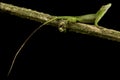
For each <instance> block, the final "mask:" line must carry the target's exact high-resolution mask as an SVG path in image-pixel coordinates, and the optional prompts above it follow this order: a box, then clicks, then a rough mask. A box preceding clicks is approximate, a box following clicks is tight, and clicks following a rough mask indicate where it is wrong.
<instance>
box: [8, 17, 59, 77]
mask: <svg viewBox="0 0 120 80" xmlns="http://www.w3.org/2000/svg"><path fill="white" fill-rule="evenodd" d="M55 19H57V17H55V18H53V19H51V20H49V21H47V22H45V23H43V24H42V25H40V26H39V27H38V28H36V29H35V30H34V31H33V32H32V33H31V34H30V35H29V36H28V37H27V38H26V40H25V41H24V42H23V44H22V45H21V46H20V48H19V49H18V51H17V52H16V54H15V56H14V58H13V60H12V63H11V66H10V69H9V71H8V73H7V76H9V75H10V73H11V71H12V68H13V65H14V63H15V61H16V57H17V56H18V54H19V53H20V51H21V50H22V49H23V47H24V46H25V44H26V43H27V42H28V40H29V39H30V38H31V37H32V36H33V35H34V34H35V33H36V32H37V31H38V30H39V29H40V28H41V27H42V26H44V25H46V24H48V23H49V22H51V21H53V20H55Z"/></svg>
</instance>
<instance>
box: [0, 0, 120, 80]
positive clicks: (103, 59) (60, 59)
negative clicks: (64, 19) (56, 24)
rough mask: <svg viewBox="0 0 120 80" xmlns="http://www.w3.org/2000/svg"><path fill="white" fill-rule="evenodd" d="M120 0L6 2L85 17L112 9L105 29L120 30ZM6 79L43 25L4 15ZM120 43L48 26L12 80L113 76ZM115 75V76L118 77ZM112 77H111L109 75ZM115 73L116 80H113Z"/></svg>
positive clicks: (0, 72)
mask: <svg viewBox="0 0 120 80" xmlns="http://www.w3.org/2000/svg"><path fill="white" fill-rule="evenodd" d="M117 1H119V0H2V2H5V3H10V4H13V5H16V6H21V7H26V8H31V9H33V10H37V11H41V12H45V13H48V14H51V15H57V16H59V15H60V16H62V15H67V16H79V15H83V14H88V13H95V12H96V11H97V10H98V9H99V8H100V7H101V6H102V5H104V4H107V3H110V2H111V3H112V7H111V8H110V9H109V11H108V12H107V14H106V15H105V16H104V17H103V18H102V20H101V21H100V22H99V25H102V26H105V27H107V28H111V29H115V30H118V31H120V25H119V23H120V22H119V19H120V16H119V13H120V12H119V7H120V5H119V2H117ZM0 20H1V21H0V59H1V60H0V80H2V79H4V80H6V74H7V72H8V69H9V67H10V65H11V61H12V59H13V56H14V54H15V53H16V51H17V50H18V48H19V47H20V45H21V44H22V43H23V41H24V40H25V39H26V38H27V36H28V35H29V34H30V33H31V32H32V31H33V30H34V29H35V28H37V27H38V26H40V25H41V23H38V22H35V21H32V20H28V19H22V18H19V17H16V16H14V15H10V14H8V13H3V12H0ZM119 49H120V43H118V42H115V41H110V40H106V39H101V38H97V37H93V36H88V35H83V34H76V33H73V32H67V33H60V32H59V31H58V30H57V29H56V28H53V27H51V26H45V27H43V28H42V30H40V31H38V32H37V33H36V34H35V35H34V36H33V37H32V38H31V39H30V40H29V41H28V43H27V44H26V45H25V47H24V48H23V50H22V51H21V53H20V54H19V56H18V57H17V60H16V62H15V65H14V68H13V70H12V73H11V75H10V76H9V78H8V79H9V80H28V79H32V80H40V79H43V78H44V79H74V80H75V79H76V78H79V79H81V78H83V77H84V78H89V79H93V78H95V77H97V78H98V79H99V78H102V77H106V78H108V77H109V78H112V76H113V75H116V76H117V74H115V73H116V71H118V69H119V66H118V65H119V53H120V50H119ZM113 73H114V74H113ZM108 75H109V76H108ZM110 75H112V76H110Z"/></svg>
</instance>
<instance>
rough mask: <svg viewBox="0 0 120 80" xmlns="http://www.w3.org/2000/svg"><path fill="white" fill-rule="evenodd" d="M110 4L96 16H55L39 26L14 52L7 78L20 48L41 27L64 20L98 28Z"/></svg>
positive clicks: (102, 8) (104, 6) (103, 7)
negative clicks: (91, 24)
mask: <svg viewBox="0 0 120 80" xmlns="http://www.w3.org/2000/svg"><path fill="white" fill-rule="evenodd" d="M111 5H112V4H111V3H108V4H106V5H103V6H102V7H101V8H100V9H99V10H98V11H97V13H96V14H87V15H82V16H57V17H55V18H53V19H51V20H49V21H47V22H45V23H43V24H42V25H41V26H39V27H38V28H37V29H35V30H34V31H33V32H32V33H31V34H30V35H29V36H28V37H27V39H26V40H25V41H24V42H23V44H22V45H21V46H20V48H19V49H18V51H17V52H16V54H15V56H14V59H13V61H12V64H11V66H10V69H9V71H8V74H7V76H9V74H10V73H11V70H12V68H13V65H14V63H15V60H16V57H17V55H18V54H19V53H20V51H21V50H22V48H23V47H24V46H25V44H26V43H27V41H28V40H29V39H30V38H31V37H32V36H33V35H34V33H36V32H37V31H38V30H39V29H40V28H41V27H42V26H44V25H46V24H48V23H49V22H51V21H53V20H56V19H64V20H67V21H68V22H82V23H94V25H95V26H98V22H99V21H100V20H101V18H102V17H103V16H104V15H105V13H106V12H107V11H108V9H109V8H110V7H111Z"/></svg>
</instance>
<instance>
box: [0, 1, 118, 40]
mask: <svg viewBox="0 0 120 80" xmlns="http://www.w3.org/2000/svg"><path fill="white" fill-rule="evenodd" d="M0 10H1V11H3V12H8V13H10V14H12V15H16V16H19V17H22V18H27V19H30V20H35V21H37V22H41V23H44V22H46V21H49V20H50V19H52V18H54V17H55V16H51V15H49V14H45V13H42V12H37V11H35V10H31V9H26V8H23V7H17V6H14V5H11V4H6V3H2V2H0ZM61 21H63V20H61ZM61 21H60V20H59V21H58V20H54V21H51V22H50V23H49V24H47V25H52V26H55V27H58V25H60V23H61ZM63 22H64V21H63ZM66 26H67V27H66V29H67V30H68V31H73V32H76V33H82V34H87V35H92V36H97V37H100V38H104V39H108V40H113V41H117V42H120V31H116V30H113V29H107V28H104V27H101V26H99V27H96V26H94V25H89V24H84V23H69V24H66Z"/></svg>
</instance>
